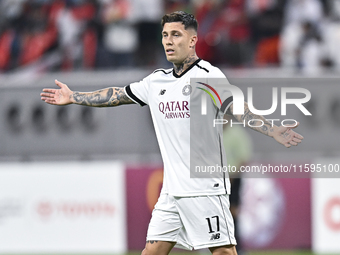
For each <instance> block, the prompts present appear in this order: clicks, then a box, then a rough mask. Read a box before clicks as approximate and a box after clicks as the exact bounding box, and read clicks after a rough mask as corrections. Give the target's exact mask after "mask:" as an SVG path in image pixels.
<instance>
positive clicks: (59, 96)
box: [40, 80, 73, 105]
mask: <svg viewBox="0 0 340 255" xmlns="http://www.w3.org/2000/svg"><path fill="white" fill-rule="evenodd" d="M55 84H57V85H58V86H59V87H60V89H43V93H41V94H40V96H41V100H43V101H45V102H46V103H48V104H53V105H67V104H71V103H72V101H71V99H70V96H71V95H72V93H73V91H72V90H70V89H69V88H68V87H67V85H66V84H64V83H61V82H60V81H58V80H55Z"/></svg>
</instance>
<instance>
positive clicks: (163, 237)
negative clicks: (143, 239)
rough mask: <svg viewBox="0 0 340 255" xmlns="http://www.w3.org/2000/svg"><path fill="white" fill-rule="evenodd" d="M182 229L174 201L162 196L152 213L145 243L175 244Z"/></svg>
mask: <svg viewBox="0 0 340 255" xmlns="http://www.w3.org/2000/svg"><path fill="white" fill-rule="evenodd" d="M182 227H183V225H182V222H181V219H180V217H179V213H178V211H177V208H176V204H175V199H174V198H173V197H171V196H168V195H163V194H162V195H161V196H160V197H159V199H158V201H157V203H156V205H155V209H154V210H153V211H152V216H151V220H150V223H149V227H148V232H147V241H167V242H177V240H178V236H179V233H180V230H181V229H182Z"/></svg>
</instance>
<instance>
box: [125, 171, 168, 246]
mask: <svg viewBox="0 0 340 255" xmlns="http://www.w3.org/2000/svg"><path fill="white" fill-rule="evenodd" d="M162 183H163V168H162V167H161V166H128V167H127V170H126V194H127V196H126V200H127V201H126V202H127V231H128V238H127V240H128V249H129V250H142V249H143V248H144V247H145V241H146V232H147V229H148V225H149V221H150V218H151V212H152V209H153V207H154V205H155V204H156V202H157V199H158V197H159V194H160V191H161V188H162Z"/></svg>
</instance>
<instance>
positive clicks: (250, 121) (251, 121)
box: [230, 103, 273, 135]
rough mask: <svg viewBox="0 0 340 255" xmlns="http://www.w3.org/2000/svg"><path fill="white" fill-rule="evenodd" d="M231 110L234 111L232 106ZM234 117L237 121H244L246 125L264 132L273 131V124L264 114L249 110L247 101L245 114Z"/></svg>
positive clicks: (267, 133)
mask: <svg viewBox="0 0 340 255" xmlns="http://www.w3.org/2000/svg"><path fill="white" fill-rule="evenodd" d="M230 110H231V111H232V106H231V109H230ZM234 117H235V118H236V120H237V121H239V122H242V123H244V124H245V125H246V126H248V127H250V128H251V129H253V130H255V131H258V132H260V133H262V134H265V135H269V134H270V133H271V132H273V128H272V124H271V123H270V122H269V121H268V120H266V119H265V118H264V117H263V116H260V115H256V114H253V113H252V112H251V111H250V110H249V108H248V104H247V103H244V114H243V115H234Z"/></svg>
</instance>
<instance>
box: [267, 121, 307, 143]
mask: <svg viewBox="0 0 340 255" xmlns="http://www.w3.org/2000/svg"><path fill="white" fill-rule="evenodd" d="M297 126H299V123H297V125H296V126H295V127H284V126H280V127H276V128H274V129H273V132H272V135H271V136H272V137H273V138H274V139H275V140H276V141H277V142H279V143H281V144H282V145H284V146H286V147H287V148H289V147H291V146H292V145H293V146H297V145H298V144H299V143H301V142H302V140H303V136H302V135H300V134H298V133H296V132H294V131H293V130H292V129H293V128H296V127H297Z"/></svg>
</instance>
